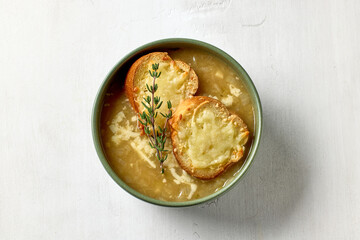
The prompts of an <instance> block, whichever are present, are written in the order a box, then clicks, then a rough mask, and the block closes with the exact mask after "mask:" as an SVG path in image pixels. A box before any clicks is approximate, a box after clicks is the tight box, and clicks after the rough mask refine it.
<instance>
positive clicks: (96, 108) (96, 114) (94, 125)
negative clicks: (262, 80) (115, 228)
mask: <svg viewBox="0 0 360 240" xmlns="http://www.w3.org/2000/svg"><path fill="white" fill-rule="evenodd" d="M173 43H178V44H190V45H194V46H200V47H201V48H203V49H207V50H209V51H210V52H214V53H216V54H218V55H220V56H221V57H222V58H224V59H226V60H227V61H228V62H229V63H230V66H231V67H232V68H233V69H234V70H235V71H236V72H237V73H239V74H240V75H241V76H242V77H243V80H244V81H245V82H246V85H247V88H248V90H249V92H250V95H251V97H252V98H253V99H252V100H253V104H254V106H255V107H256V111H255V112H254V114H255V126H256V127H255V129H256V131H255V138H254V141H253V144H252V146H251V149H250V151H249V154H248V156H247V158H246V160H245V162H244V163H243V165H242V166H241V168H240V170H239V172H238V174H237V176H235V178H234V179H233V180H232V181H231V182H230V183H229V184H228V185H227V186H225V187H224V188H222V189H220V190H219V191H217V192H215V193H212V194H210V195H208V196H205V197H202V198H199V199H195V200H190V201H184V202H170V201H163V200H158V199H155V198H151V197H148V196H146V195H144V194H141V193H140V192H138V191H136V190H135V189H133V188H131V187H130V186H128V185H127V184H126V183H125V182H124V181H122V180H121V178H120V177H119V176H118V175H117V174H116V173H115V171H114V170H113V169H112V168H111V166H110V164H109V162H108V161H107V160H106V157H105V153H104V151H103V148H102V143H101V137H100V128H99V126H100V117H101V109H102V103H103V97H104V94H105V93H106V90H107V88H108V86H109V85H110V84H111V80H112V77H113V76H114V75H115V74H116V72H117V71H118V70H119V69H120V68H121V67H122V66H123V65H124V64H125V63H126V62H127V61H128V60H130V59H131V58H132V57H133V56H134V55H136V54H138V53H140V52H141V51H144V50H146V49H147V48H151V47H155V46H156V45H161V44H173ZM262 118H263V117H262V105H261V101H260V97H259V94H258V92H257V90H256V88H255V85H254V83H253V81H252V80H251V78H250V76H249V75H248V74H247V72H246V71H245V69H244V68H243V67H242V66H241V65H240V64H239V63H238V62H237V61H236V60H235V59H234V58H233V57H231V56H230V55H229V54H227V53H226V52H224V51H223V50H221V49H219V48H217V47H215V46H213V45H211V44H209V43H206V42H203V41H199V40H195V39H190V38H166V39H160V40H156V41H152V42H149V43H147V44H144V45H142V46H140V47H138V48H136V49H134V50H132V51H131V52H130V53H128V54H126V55H125V56H124V57H123V58H122V59H120V60H119V61H118V62H117V64H115V66H114V67H113V68H112V70H111V71H110V72H109V73H108V74H107V76H106V77H105V79H104V80H103V81H102V83H101V85H100V88H99V90H98V92H97V94H96V97H95V101H94V104H93V109H92V114H91V129H92V138H93V142H94V146H95V149H96V153H97V155H98V157H99V159H100V161H101V163H102V165H103V167H104V168H105V170H106V171H107V173H108V174H109V175H110V177H111V178H112V179H113V180H114V181H115V182H116V183H117V184H118V185H119V186H120V187H121V188H122V189H124V190H125V191H126V192H128V193H130V194H131V195H133V196H134V197H136V198H138V199H140V200H143V201H145V202H148V203H151V204H155V205H159V206H166V207H188V206H194V205H198V204H202V203H205V202H208V201H211V200H214V199H215V198H218V197H220V196H222V195H223V194H225V193H226V192H228V191H229V190H230V189H232V188H233V187H234V186H235V185H236V184H237V183H239V182H240V179H242V178H243V177H244V175H245V173H246V172H247V171H248V170H249V168H250V166H251V164H252V162H253V160H254V157H255V155H256V152H257V151H258V148H259V144H260V139H261V134H262V128H263V119H262Z"/></svg>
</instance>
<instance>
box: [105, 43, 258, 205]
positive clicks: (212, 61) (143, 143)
mask: <svg viewBox="0 0 360 240" xmlns="http://www.w3.org/2000/svg"><path fill="white" fill-rule="evenodd" d="M169 55H170V56H171V57H172V59H174V60H182V61H184V62H186V63H188V64H189V65H190V66H191V67H192V68H193V69H194V70H195V72H196V74H197V75H198V78H199V89H198V91H197V93H196V95H200V96H209V97H212V98H216V99H218V100H220V101H221V102H223V103H224V104H225V105H226V106H227V108H228V109H229V110H230V111H231V112H234V113H236V114H237V115H239V116H240V117H241V118H242V119H243V120H244V122H245V123H246V124H247V126H248V129H249V131H250V136H249V140H248V142H247V144H246V146H245V147H246V151H245V153H244V156H243V158H242V159H240V161H239V162H237V163H236V164H234V165H233V166H231V167H230V168H229V169H227V171H225V172H224V173H223V174H221V175H220V176H218V177H216V178H215V179H212V180H200V179H197V178H194V177H192V176H190V175H189V174H187V173H186V172H185V171H184V170H183V169H182V168H181V167H180V166H179V165H178V163H177V161H176V159H175V157H174V155H173V153H172V145H171V140H170V138H169V139H168V141H167V144H166V149H168V150H170V151H169V156H168V159H167V160H166V161H165V162H164V166H165V172H164V174H161V172H160V168H159V162H158V160H157V159H156V158H155V155H154V152H153V149H151V148H150V146H149V143H148V139H147V137H146V135H142V134H141V131H140V130H139V129H138V127H137V126H138V122H137V116H136V113H135V111H134V110H133V109H132V107H131V105H130V103H129V100H128V99H127V97H126V95H125V91H124V90H123V89H122V86H121V87H119V85H121V84H122V85H123V84H124V80H125V79H116V81H118V83H121V84H114V85H113V86H112V87H110V88H109V90H108V91H107V94H106V97H105V100H104V105H103V108H102V113H101V138H102V144H103V147H104V150H105V153H106V157H107V160H108V162H109V164H110V165H111V167H112V168H113V170H114V171H115V172H116V174H117V175H118V176H119V177H120V178H121V179H122V180H123V181H124V182H125V183H126V184H128V185H129V186H130V187H131V188H133V189H135V190H136V191H138V192H140V193H142V194H144V195H147V196H149V197H152V198H156V199H160V200H165V201H189V200H194V199H198V198H202V197H205V196H207V195H210V194H212V193H214V192H216V191H218V190H220V189H221V188H223V187H224V186H226V185H227V184H228V183H230V182H231V181H232V180H233V178H234V177H235V176H236V174H237V173H238V171H239V170H240V168H241V166H242V165H243V163H244V160H245V159H246V157H247V155H248V152H249V149H250V147H251V144H252V136H253V135H254V131H255V129H254V108H253V104H252V101H251V97H250V94H249V92H248V90H247V89H246V87H245V85H244V84H243V83H242V79H241V76H238V75H237V74H236V73H235V71H234V70H233V69H231V68H230V67H229V66H228V65H227V64H226V63H225V62H223V61H222V60H220V59H219V58H217V57H215V56H213V55H211V54H209V53H208V52H206V51H202V50H198V49H191V48H183V49H178V50H174V51H169ZM159 87H160V86H159ZM219 144H221V143H219Z"/></svg>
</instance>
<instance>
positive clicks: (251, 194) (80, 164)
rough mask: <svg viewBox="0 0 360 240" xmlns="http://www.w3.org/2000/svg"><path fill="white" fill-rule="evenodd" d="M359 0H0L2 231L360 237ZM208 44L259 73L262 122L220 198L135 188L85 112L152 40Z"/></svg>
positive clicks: (25, 234) (42, 235)
mask: <svg viewBox="0 0 360 240" xmlns="http://www.w3.org/2000/svg"><path fill="white" fill-rule="evenodd" d="M359 26H360V1H358V0H347V1H345V0H344V1H340V0H329V1H325V0H305V1H295V0H293V1H291V0H283V1H280V0H279V1H275V0H267V1H254V0H241V1H235V0H233V1H231V0H215V1H210V0H200V1H194V0H187V1H155V0H154V1H145V0H144V1H135V0H132V1H126V2H125V1H122V3H120V1H100V0H73V1H70V0H62V1H61V0H53V1H48V0H44V1H36V0H32V1H20V0H16V1H15V0H11V1H10V0H8V1H5V0H0V34H1V35H0V83H1V85H0V86H1V87H0V102H1V107H0V143H1V147H0V156H1V160H0V239H2V240H3V239H4V240H7V239H26V240H29V239H36V240H38V239H52V240H53V239H111V240H113V239H360V139H359V135H360V79H359V76H360V33H359V32H360V31H359V30H360V27H359ZM167 37H188V38H195V39H199V40H203V41H206V42H209V43H211V44H214V45H216V46H218V47H220V48H222V49H223V50H225V51H226V52H228V53H229V54H230V55H232V56H233V57H234V58H235V59H236V60H238V61H239V62H240V64H242V66H243V67H244V68H245V69H246V70H247V71H248V73H249V74H250V76H251V77H252V79H253V81H254V83H255V85H256V87H257V89H258V91H259V94H260V96H261V100H262V104H263V109H264V131H263V139H262V142H261V146H260V149H259V152H258V155H257V157H256V160H255V161H254V164H253V166H252V168H251V169H250V171H249V172H248V174H247V175H246V177H245V178H244V179H243V181H241V182H240V183H239V184H238V185H237V186H236V187H235V188H234V189H233V190H232V191H231V192H229V193H228V194H226V195H225V196H224V197H221V198H220V199H219V200H218V201H217V202H216V203H213V204H210V205H205V206H202V207H199V206H197V207H192V208H185V209H171V208H162V207H157V206H153V205H150V204H147V203H144V202H142V201H140V200H137V199H135V198H134V197H132V196H130V195H129V194H127V193H126V192H125V191H123V190H122V189H121V188H120V187H118V186H117V185H116V183H115V182H114V181H113V180H112V179H111V178H110V177H109V176H108V174H107V173H106V172H105V170H104V169H103V167H102V165H101V163H100V161H99V160H98V157H97V155H96V153H95V150H94V147H93V143H92V138H91V131H90V115H91V108H92V104H93V100H94V98H95V94H96V92H97V90H98V87H99V86H100V84H101V82H102V81H103V79H104V77H105V76H106V74H107V73H108V72H109V70H110V69H111V68H112V67H113V65H114V64H115V63H116V62H117V61H118V60H119V59H120V58H122V57H123V56H124V55H125V54H126V53H128V52H129V51H130V50H132V49H134V48H136V47H138V46H140V45H142V44H144V43H147V42H149V41H153V40H157V39H161V38H167Z"/></svg>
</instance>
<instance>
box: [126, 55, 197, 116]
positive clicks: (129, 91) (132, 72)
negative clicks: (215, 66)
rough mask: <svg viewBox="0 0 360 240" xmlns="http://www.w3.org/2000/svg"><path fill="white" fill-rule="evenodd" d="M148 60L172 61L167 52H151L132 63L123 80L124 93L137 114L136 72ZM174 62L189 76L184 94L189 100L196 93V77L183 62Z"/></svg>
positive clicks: (137, 88) (137, 87)
mask: <svg viewBox="0 0 360 240" xmlns="http://www.w3.org/2000/svg"><path fill="white" fill-rule="evenodd" d="M150 59H162V60H164V61H167V60H170V61H174V60H172V59H171V58H170V56H169V55H168V53H167V52H152V53H149V54H146V55H144V56H142V57H141V58H139V59H138V60H136V61H135V62H134V63H133V65H132V66H131V67H130V69H129V71H128V73H127V75H126V79H125V93H126V96H127V97H128V99H129V102H130V104H131V106H132V107H133V109H134V110H135V112H137V113H138V112H139V105H140V103H138V102H136V99H135V93H136V92H137V91H139V90H140V89H139V88H140V87H139V86H135V85H134V80H135V76H136V72H137V71H139V68H140V67H141V65H142V63H144V62H145V61H149V60H150ZM174 62H175V63H176V65H177V66H178V67H180V68H181V69H182V70H184V71H187V72H189V74H190V75H189V82H188V84H189V87H187V93H186V98H190V97H192V96H193V95H194V94H195V93H196V91H197V89H198V77H197V75H196V73H195V71H194V70H193V69H192V68H191V67H190V66H189V65H188V64H186V63H185V62H182V61H179V60H175V61H174ZM173 107H176V106H173Z"/></svg>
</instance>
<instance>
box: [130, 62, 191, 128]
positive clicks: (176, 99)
mask: <svg viewBox="0 0 360 240" xmlns="http://www.w3.org/2000/svg"><path fill="white" fill-rule="evenodd" d="M153 63H154V62H152V61H150V62H149V63H148V64H147V69H152V67H151V66H152V64H153ZM158 72H161V75H160V77H159V78H157V79H156V84H157V85H158V89H157V91H156V93H155V96H160V98H161V101H163V104H162V106H161V107H160V109H159V112H162V113H164V114H165V113H166V114H167V113H168V111H169V110H168V108H167V101H168V100H171V103H172V106H173V107H175V108H176V106H178V105H179V103H180V102H181V101H182V100H184V99H185V96H186V84H187V82H188V79H189V72H187V71H183V70H182V69H181V68H180V67H179V66H177V65H176V63H175V62H174V61H169V62H161V63H160V64H159V69H158ZM146 84H148V85H149V86H152V85H153V78H152V77H151V76H150V74H149V71H146V72H144V74H143V76H142V78H141V80H140V81H139V84H138V86H142V87H141V89H140V91H139V93H138V94H137V95H136V98H137V101H138V102H141V101H143V99H144V98H146V97H147V96H151V94H150V93H149V92H148V91H147V89H146ZM139 110H140V112H143V111H145V110H146V109H145V107H144V106H143V105H142V104H140V106H139ZM156 123H157V124H158V125H160V126H163V125H164V123H165V118H164V117H162V116H159V117H157V118H156Z"/></svg>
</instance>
